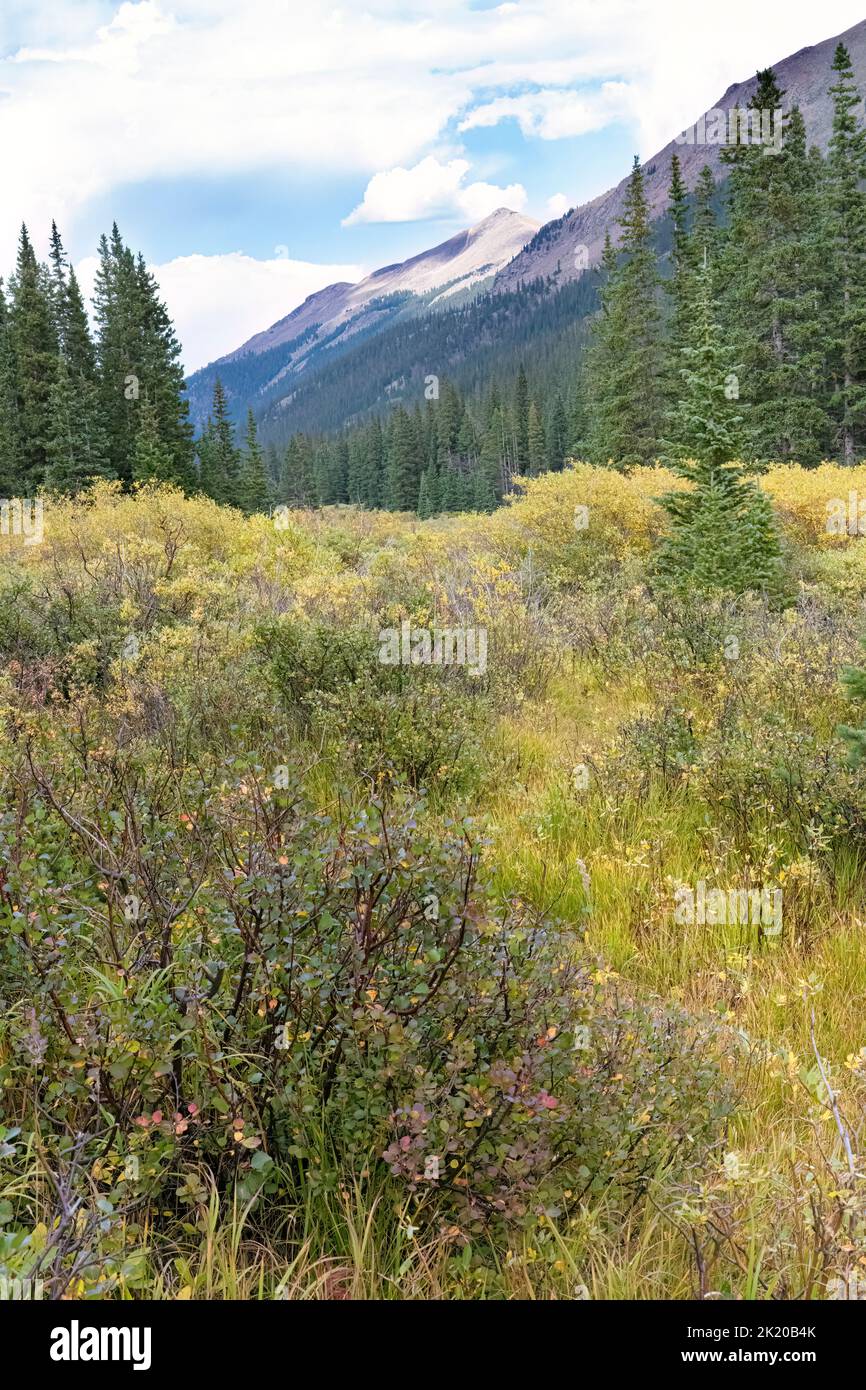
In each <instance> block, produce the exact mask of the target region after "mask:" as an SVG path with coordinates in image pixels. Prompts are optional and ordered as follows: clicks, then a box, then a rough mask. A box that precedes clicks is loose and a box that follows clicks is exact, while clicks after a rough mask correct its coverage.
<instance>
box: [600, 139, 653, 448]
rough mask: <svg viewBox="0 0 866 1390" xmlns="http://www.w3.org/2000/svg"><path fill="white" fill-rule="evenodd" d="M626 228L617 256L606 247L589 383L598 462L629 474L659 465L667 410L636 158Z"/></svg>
mask: <svg viewBox="0 0 866 1390" xmlns="http://www.w3.org/2000/svg"><path fill="white" fill-rule="evenodd" d="M621 225H622V233H623V234H622V240H621V244H620V254H619V255H617V254H616V253H615V252H614V250H613V246H612V244H611V242H610V238H609V237H608V238H607V240H606V242H605V251H604V260H603V265H604V269H605V271H606V272H607V276H608V279H607V283H606V284H605V285H604V287H603V289H602V291H601V305H602V307H601V313H600V315H599V316H598V318H597V319H596V321H595V324H594V325H593V347H592V351H591V354H590V365H589V378H590V382H591V388H592V398H593V426H592V430H593V454H594V457H595V459H596V460H597V461H598V462H600V463H604V462H607V461H608V460H611V461H612V462H613V463H614V465H615V466H617V467H620V468H628V467H631V466H633V465H636V464H650V463H652V462H653V461H654V460H655V458H656V456H657V452H658V442H659V438H660V434H661V429H662V421H663V410H664V367H665V362H664V352H663V336H662V321H661V313H660V306H659V295H660V281H659V274H658V268H657V265H656V257H655V251H654V249H653V246H652V240H651V230H650V221H649V210H648V207H647V201H646V193H645V189H644V176H643V171H642V169H641V167H640V162H639V160H638V157H637V155H635V160H634V167H633V169H632V172H631V177H630V179H629V186H628V191H627V194H626V200H625V211H624V213H623V218H622V224H621Z"/></svg>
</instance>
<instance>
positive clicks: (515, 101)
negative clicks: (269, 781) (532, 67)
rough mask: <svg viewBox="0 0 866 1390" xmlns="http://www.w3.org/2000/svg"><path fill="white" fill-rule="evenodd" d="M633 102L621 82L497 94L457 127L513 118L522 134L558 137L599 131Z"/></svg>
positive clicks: (632, 95) (630, 113)
mask: <svg viewBox="0 0 866 1390" xmlns="http://www.w3.org/2000/svg"><path fill="white" fill-rule="evenodd" d="M637 102H638V98H637V95H636V92H635V90H634V89H633V88H632V87H630V86H629V85H628V83H625V82H605V83H603V84H602V86H601V87H600V88H599V89H598V90H596V91H591V92H573V91H540V92H532V93H527V94H526V95H524V96H519V97H497V98H496V100H495V101H490V102H487V103H485V104H484V105H482V106H476V107H475V109H474V110H473V111H470V113H469V115H468V116H466V117H464V119H463V120H462V121H461V122H460V126H459V129H460V130H461V131H467V130H474V129H476V128H477V127H479V126H487V127H490V126H495V125H499V123H500V121H504V120H508V119H513V120H516V121H517V123H518V124H519V126H520V129H521V130H522V131H523V134H524V135H526V136H532V135H537V136H540V137H541V139H542V140H562V139H563V138H564V137H566V136H574V135H586V134H587V133H588V132H589V131H591V130H601V129H602V127H603V126H606V125H610V123H611V121H619V120H622V119H623V118H624V117H626V116H628V117H631V116H633V115H634V114H635V108H636V104H637Z"/></svg>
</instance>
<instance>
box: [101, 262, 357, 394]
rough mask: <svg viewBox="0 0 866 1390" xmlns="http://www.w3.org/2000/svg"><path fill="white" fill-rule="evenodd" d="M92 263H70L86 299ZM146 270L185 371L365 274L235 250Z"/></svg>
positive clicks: (353, 269) (352, 267) (349, 267)
mask: <svg viewBox="0 0 866 1390" xmlns="http://www.w3.org/2000/svg"><path fill="white" fill-rule="evenodd" d="M97 265H98V261H97V258H96V257H95V256H88V257H86V258H85V259H84V260H83V261H81V262H80V264H79V265H77V266H76V274H77V275H78V276H79V279H80V280H81V285H82V289H83V291H84V293H85V295H86V297H87V298H88V300H89V298H90V295H91V293H92V286H93V280H94V276H95V274H96V268H97ZM151 269H152V270H153V273H154V275H155V276H156V279H157V282H158V284H159V288H160V293H161V295H162V298H163V299H164V300H165V302H166V304H167V306H168V311H169V314H170V315H171V317H172V319H173V320H174V323H175V326H176V328H177V333H178V337H179V338H180V341H181V343H182V345H183V363H184V368H185V369H186V371H187V372H194V371H195V370H196V369H197V368H198V367H204V366H206V365H207V363H208V362H212V361H214V359H215V358H217V357H221V356H222V355H223V354H224V353H226V352H232V351H233V350H234V349H235V348H236V347H238V346H239V345H240V344H241V343H243V342H246V340H247V339H248V338H251V337H252V335H253V334H254V333H257V332H259V330H260V329H262V328H263V327H265V326H266V325H267V324H271V323H275V322H276V320H277V319H281V318H283V317H285V315H286V314H288V313H290V312H291V311H292V309H294V308H296V307H297V306H298V305H299V304H301V303H302V302H303V300H305V299H306V297H307V295H308V294H313V293H314V292H315V291H316V290H321V289H324V287H325V285H331V284H333V283H334V282H335V281H337V280H350V281H355V280H360V279H361V277H362V276H363V275H364V274H365V273H366V271H365V269H364V268H363V267H362V266H357V265H313V264H311V263H310V262H308V261H293V260H289V259H287V258H286V257H283V256H280V257H279V258H277V259H276V260H269V261H258V260H255V259H254V258H253V257H252V256H245V255H244V254H243V252H241V251H232V252H229V253H228V254H227V255H223V256H178V257H177V258H176V259H175V260H173V261H167V262H166V263H165V264H164V265H156V266H152V267H151Z"/></svg>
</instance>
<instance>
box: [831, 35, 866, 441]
mask: <svg viewBox="0 0 866 1390" xmlns="http://www.w3.org/2000/svg"><path fill="white" fill-rule="evenodd" d="M833 72H834V73H835V75H836V80H835V82H834V83H833V85H832V86H831V87H830V95H831V97H832V99H833V134H832V136H831V139H830V148H829V152H828V157H827V170H826V183H825V187H824V196H823V212H824V218H823V222H824V227H823V232H824V236H823V240H824V249H825V255H826V256H827V258H828V271H829V274H828V277H827V299H826V313H825V316H824V324H823V329H824V335H823V336H824V341H825V345H826V354H827V363H828V368H829V372H830V378H831V380H830V399H829V412H830V417H831V420H832V424H833V431H834V436H835V443H836V448H837V450H838V456H839V458H840V459H841V461H842V462H843V463H845V464H853V463H855V462H856V460H857V459H858V458H862V457H863V453H864V447H866V193H864V189H863V181H864V179H866V136H864V130H863V125H862V122H861V119H860V115H859V108H860V105H861V100H860V93H859V92H858V90H857V87H856V84H855V81H854V72H853V68H852V64H851V56H850V54H849V52H848V50H847V48H846V47H845V45H844V44H841V43H840V44H838V45H837V48H836V52H835V54H834V57H833Z"/></svg>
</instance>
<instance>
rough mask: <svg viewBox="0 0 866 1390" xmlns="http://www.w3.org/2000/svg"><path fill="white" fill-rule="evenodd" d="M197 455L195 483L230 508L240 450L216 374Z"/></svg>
mask: <svg viewBox="0 0 866 1390" xmlns="http://www.w3.org/2000/svg"><path fill="white" fill-rule="evenodd" d="M157 419H158V415H157ZM199 457H200V460H201V469H200V474H199V484H200V487H201V490H202V492H204V493H206V494H207V496H208V497H212V498H213V500H214V501H215V502H222V503H223V504H224V505H228V506H232V507H234V506H239V505H240V503H241V496H240V467H241V461H240V453H239V451H238V448H237V445H236V443H235V432H234V426H233V424H232V421H231V416H230V414H229V408H228V400H227V398H226V393H225V391H224V389H223V384H222V382H221V381H220V379H219V377H217V379H216V381H215V382H214V392H213V413H212V415H211V417H210V419H209V420H208V423H207V428H206V430H205V431H204V434H203V436H202V438H201V440H200V441H199Z"/></svg>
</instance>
